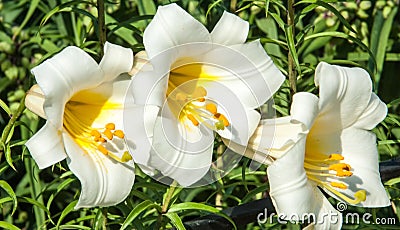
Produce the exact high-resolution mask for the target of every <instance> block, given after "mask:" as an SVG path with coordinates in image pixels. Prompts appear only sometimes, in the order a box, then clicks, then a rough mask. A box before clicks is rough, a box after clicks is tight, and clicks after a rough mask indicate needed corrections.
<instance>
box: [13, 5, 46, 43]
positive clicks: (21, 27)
mask: <svg viewBox="0 0 400 230" xmlns="http://www.w3.org/2000/svg"><path fill="white" fill-rule="evenodd" d="M29 2H30V3H31V4H30V5H29V10H28V13H26V15H25V18H24V21H23V22H22V23H21V25H20V26H19V27H18V29H17V30H16V31H15V33H14V35H13V39H15V38H16V37H17V36H18V34H19V33H20V32H21V30H22V29H23V28H24V27H25V25H26V23H28V21H29V19H30V18H31V17H32V15H33V13H34V12H35V10H36V7H37V6H38V5H39V2H40V1H39V0H31V1H29Z"/></svg>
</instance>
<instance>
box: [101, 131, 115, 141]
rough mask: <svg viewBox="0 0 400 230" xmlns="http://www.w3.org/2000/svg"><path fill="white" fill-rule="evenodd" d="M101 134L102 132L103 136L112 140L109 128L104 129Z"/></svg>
mask: <svg viewBox="0 0 400 230" xmlns="http://www.w3.org/2000/svg"><path fill="white" fill-rule="evenodd" d="M103 134H104V136H106V137H107V139H108V140H112V139H113V134H112V132H111V130H109V129H106V130H104V132H103Z"/></svg>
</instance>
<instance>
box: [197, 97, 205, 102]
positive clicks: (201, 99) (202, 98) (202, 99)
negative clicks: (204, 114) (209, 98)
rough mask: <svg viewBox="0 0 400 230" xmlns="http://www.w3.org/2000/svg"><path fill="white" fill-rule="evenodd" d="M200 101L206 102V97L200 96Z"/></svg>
mask: <svg viewBox="0 0 400 230" xmlns="http://www.w3.org/2000/svg"><path fill="white" fill-rule="evenodd" d="M197 100H198V101H199V102H205V101H206V99H205V98H204V97H200V98H199V99H197Z"/></svg>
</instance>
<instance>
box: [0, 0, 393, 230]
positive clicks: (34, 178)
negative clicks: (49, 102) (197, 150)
mask: <svg viewBox="0 0 400 230" xmlns="http://www.w3.org/2000/svg"><path fill="white" fill-rule="evenodd" d="M171 2H177V3H178V4H179V5H180V6H182V7H183V8H184V9H186V10H187V11H188V12H189V13H190V14H191V15H193V16H194V17H195V18H196V19H198V20H199V21H201V22H202V23H203V24H205V25H206V27H207V28H208V29H210V30H211V29H212V28H213V26H214V25H215V23H216V22H217V21H218V19H219V17H220V16H221V15H222V12H223V11H224V10H226V11H229V12H234V13H235V14H237V15H239V16H240V17H241V18H243V19H245V20H247V21H248V22H249V23H250V33H249V37H248V40H254V39H261V42H262V44H263V45H264V47H265V49H266V51H267V53H268V54H269V55H270V56H271V57H272V58H273V60H274V62H275V64H276V65H278V66H279V68H280V69H281V71H282V72H283V73H284V74H285V75H286V76H291V77H290V79H289V78H288V79H287V80H286V82H285V83H284V85H283V86H282V87H281V89H280V91H279V92H278V93H276V95H275V97H274V100H275V105H274V107H275V109H276V110H277V112H278V116H283V115H287V114H288V111H289V106H290V98H291V97H290V95H291V94H293V93H294V92H295V91H296V90H297V91H308V92H313V93H318V91H317V90H316V88H315V86H314V84H313V74H314V70H315V67H316V65H317V64H318V62H320V61H326V62H329V63H336V64H341V65H348V66H360V67H362V68H365V69H366V70H368V71H369V73H370V75H371V77H372V80H373V85H374V91H375V92H376V93H377V94H378V95H379V96H380V98H381V99H382V100H383V101H385V103H387V105H388V108H389V115H388V116H387V118H386V119H385V120H384V121H383V122H382V123H381V124H379V125H378V127H377V128H375V129H374V130H373V131H374V132H375V133H376V134H377V137H378V148H379V154H380V159H381V161H382V160H388V159H394V158H396V157H398V155H399V143H400V142H399V140H400V128H399V126H400V115H399V110H400V107H399V104H400V90H399V87H400V84H399V74H398V68H399V67H398V66H399V65H400V42H399V41H400V39H399V38H400V17H399V14H398V5H399V2H398V1H397V0H396V1H394V0H388V1H335V0H303V1H295V2H294V8H292V7H289V8H288V4H289V5H290V3H291V2H292V1H291V0H289V3H288V1H281V0H257V1H254V0H253V1H251V0H231V1H227V0H224V1H223V0H198V1H196V0H182V1H167V0H153V1H151V0H129V1H128V0H119V1H117V0H115V1H106V2H105V3H104V19H105V22H104V24H103V23H102V18H103V17H102V14H100V15H99V14H98V9H97V7H98V5H100V6H101V5H102V4H101V1H99V2H97V1H94V0H93V1H92V0H88V1H66V0H42V1H39V0H31V1H28V0H19V1H14V0H0V106H1V108H0V130H2V132H1V133H2V135H1V139H0V187H1V188H0V210H1V212H0V228H5V229H71V228H72V229H120V228H122V229H132V228H135V229H144V228H149V227H150V228H171V227H172V226H174V227H176V228H178V229H183V226H182V221H185V220H190V219H192V218H194V217H198V216H201V215H206V214H209V213H218V212H219V210H221V209H223V208H227V207H233V206H236V205H239V204H243V203H247V202H249V201H252V200H256V199H260V198H262V197H265V196H266V194H267V193H268V182H267V179H266V172H265V167H260V168H259V169H258V170H257V171H253V172H250V171H249V170H248V167H247V166H248V165H249V161H248V160H246V159H242V161H241V162H240V164H239V165H238V167H237V168H235V169H234V170H232V171H231V172H230V173H229V174H228V175H227V176H226V177H224V178H223V179H222V180H219V181H217V182H215V183H213V184H210V185H208V186H204V187H201V188H193V189H180V188H175V189H174V188H169V187H167V186H165V185H163V184H160V183H158V182H156V181H154V180H152V179H151V178H150V177H148V176H146V175H144V174H143V173H142V172H140V171H139V170H138V172H137V174H138V176H137V179H136V182H135V184H134V186H133V189H132V192H131V194H130V195H129V197H128V198H127V200H126V201H125V202H123V203H121V204H119V205H116V206H113V207H108V208H90V209H87V208H85V209H79V210H74V209H73V207H74V205H75V204H76V202H77V199H78V197H79V193H80V184H79V181H78V180H77V178H76V177H75V176H74V175H73V174H72V173H71V172H70V171H69V170H68V167H67V166H66V164H65V162H62V163H60V164H57V165H55V166H53V167H51V168H48V169H45V170H39V169H38V168H37V166H36V164H35V162H34V161H33V160H32V158H31V156H30V154H29V152H28V151H27V149H26V148H25V147H24V143H25V142H26V140H27V139H29V137H30V136H31V135H32V134H33V133H35V132H36V131H37V130H38V128H40V127H41V126H42V125H43V124H44V121H43V120H42V119H39V118H38V117H37V116H36V115H34V114H32V113H31V112H29V111H28V110H26V109H25V108H24V103H23V100H24V95H25V92H26V91H27V90H28V89H29V88H30V86H32V85H33V84H34V82H35V81H34V77H33V76H32V74H31V73H30V69H31V68H32V67H34V66H36V65H38V64H39V63H41V62H42V61H43V60H45V59H46V58H49V57H51V56H52V55H54V54H55V53H57V52H59V51H60V50H61V49H63V48H65V47H66V46H70V45H74V46H78V47H80V48H82V49H84V50H85V51H86V52H88V53H90V54H91V55H92V56H93V57H94V58H95V59H96V60H100V57H101V42H102V41H104V38H106V39H107V40H108V41H110V42H112V43H116V44H119V45H122V46H125V47H130V48H131V49H132V50H133V51H134V52H138V51H140V50H143V48H144V47H143V44H142V35H143V31H144V29H145V28H146V26H147V25H148V23H149V22H150V21H151V19H152V17H153V15H154V14H155V12H156V9H157V6H158V5H164V4H168V3H171ZM100 12H102V11H100ZM288 14H289V16H291V17H289V19H291V20H288ZM103 25H104V26H105V29H106V30H105V31H106V33H105V34H104V33H101V31H103V30H102V28H103ZM288 57H289V58H288ZM290 81H292V83H290ZM295 82H296V84H294V83H295ZM266 107H268V106H266ZM223 148H224V146H223V145H222V144H221V143H220V142H219V141H218V140H216V152H217V151H220V150H221V149H223ZM385 187H386V189H387V192H388V194H390V198H391V201H392V206H391V207H386V208H379V209H363V208H350V210H351V211H354V212H358V213H365V212H370V213H373V215H374V217H392V218H396V223H397V226H395V225H386V226H383V225H382V226H376V225H366V224H363V223H360V224H352V225H350V224H347V225H344V228H346V229H359V228H368V229H371V228H374V229H375V228H378V227H379V228H382V229H395V228H397V229H400V228H399V227H398V225H399V223H400V222H399V217H400V214H399V213H400V178H392V179H391V180H389V181H385ZM331 201H332V202H335V201H334V200H331ZM221 215H222V214H221ZM301 227H302V226H301V225H299V224H294V223H293V224H292V223H288V224H286V225H282V224H279V223H278V222H277V220H276V219H274V220H273V223H272V224H257V223H256V222H255V223H252V224H249V225H247V226H242V227H239V229H266V228H274V229H286V228H287V229H300V228H301Z"/></svg>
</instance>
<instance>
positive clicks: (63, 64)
mask: <svg viewBox="0 0 400 230" xmlns="http://www.w3.org/2000/svg"><path fill="white" fill-rule="evenodd" d="M132 63H133V53H132V51H131V50H130V49H127V48H123V47H121V46H118V45H114V44H111V43H106V44H105V46H104V57H103V59H102V60H101V62H100V64H97V63H96V61H95V60H94V59H92V58H91V57H90V56H89V55H88V54H87V53H85V52H84V51H83V50H81V49H79V48H77V47H74V46H70V47H67V48H65V49H63V50H62V51H61V52H60V53H58V54H56V55H55V56H54V57H52V58H50V59H48V60H46V61H45V62H43V63H42V64H40V65H38V66H37V67H35V68H33V69H32V73H33V74H34V75H35V78H36V81H37V83H38V84H37V85H34V86H33V87H32V88H31V90H30V91H29V92H28V95H27V97H26V106H27V108H28V109H30V110H31V111H33V112H34V113H36V114H38V115H39V116H41V117H43V118H45V119H46V120H47V121H46V124H45V125H44V126H43V127H42V128H41V129H40V130H39V131H38V132H37V133H36V134H35V135H34V136H32V137H31V138H30V139H29V140H28V141H27V142H26V146H27V147H28V149H29V151H30V153H31V155H32V157H33V159H34V160H35V161H36V163H37V164H38V166H39V168H40V169H43V168H46V167H49V166H51V165H53V164H55V163H57V162H60V161H61V160H63V159H65V158H66V159H67V163H68V166H69V169H70V170H71V171H72V172H73V173H74V174H75V175H76V176H77V177H78V179H79V180H80V182H81V185H82V190H81V195H80V197H79V201H78V203H77V205H76V207H75V208H80V207H93V206H110V205H115V204H117V203H120V202H121V201H123V200H124V199H125V198H126V197H127V196H128V194H129V192H130V191H131V189H132V185H133V182H134V178H135V174H134V163H133V161H132V157H131V155H130V154H129V153H128V149H127V144H126V141H125V139H124V132H123V129H124V127H123V123H122V120H123V119H122V115H123V110H124V109H125V110H129V109H131V108H130V107H128V106H127V104H125V106H124V103H125V94H126V92H127V90H128V86H129V83H130V80H131V77H130V76H129V75H128V74H121V73H126V72H128V71H129V70H131V68H132ZM120 74H121V75H120Z"/></svg>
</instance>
